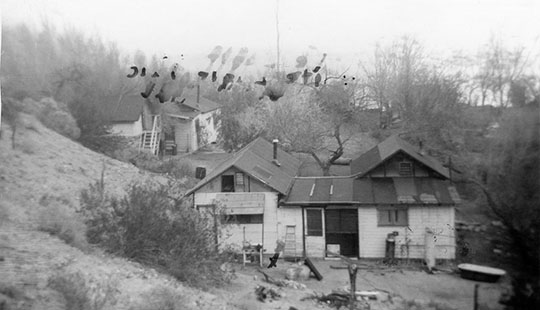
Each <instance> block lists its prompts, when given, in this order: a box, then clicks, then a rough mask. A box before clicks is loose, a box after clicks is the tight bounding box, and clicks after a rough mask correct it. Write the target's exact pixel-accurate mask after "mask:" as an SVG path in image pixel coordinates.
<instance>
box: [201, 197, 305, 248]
mask: <svg viewBox="0 0 540 310" xmlns="http://www.w3.org/2000/svg"><path fill="white" fill-rule="evenodd" d="M218 194H221V195H222V194H233V195H243V196H246V197H248V196H249V195H253V194H262V195H264V211H263V212H264V213H263V214H264V216H263V224H241V225H228V227H227V228H226V229H225V230H224V231H223V236H224V239H222V240H221V241H222V242H224V243H226V244H232V245H234V246H235V247H237V248H238V247H239V248H241V247H242V241H243V239H244V227H246V235H245V236H246V240H248V241H250V242H251V243H252V244H257V243H260V244H263V248H264V250H265V251H266V252H265V253H266V254H273V253H274V249H275V247H276V240H277V239H278V237H281V235H283V237H284V234H285V228H281V226H283V225H278V223H277V213H278V209H277V202H278V194H277V193H273V192H259V193H253V192H247V193H200V192H196V193H195V195H194V201H193V202H194V205H195V206H197V205H209V204H214V203H215V202H216V196H217V195H218ZM231 207H234V206H233V205H231ZM286 222H287V223H288V221H286ZM300 225H301V222H300ZM299 227H301V226H299ZM262 230H264V235H263V234H262ZM300 240H301V239H300Z"/></svg>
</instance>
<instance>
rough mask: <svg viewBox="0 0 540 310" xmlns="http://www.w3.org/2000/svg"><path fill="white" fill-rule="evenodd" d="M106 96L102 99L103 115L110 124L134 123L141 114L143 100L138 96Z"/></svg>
mask: <svg viewBox="0 0 540 310" xmlns="http://www.w3.org/2000/svg"><path fill="white" fill-rule="evenodd" d="M119 99H120V97H119V96H108V97H105V99H104V103H105V105H104V114H105V117H106V118H107V120H108V121H110V122H135V121H137V120H138V119H139V117H140V116H141V113H142V112H143V106H144V103H145V100H146V99H144V98H143V97H142V96H141V95H140V94H132V95H125V96H123V97H122V100H120V101H119Z"/></svg>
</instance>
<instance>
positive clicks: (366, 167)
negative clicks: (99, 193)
mask: <svg viewBox="0 0 540 310" xmlns="http://www.w3.org/2000/svg"><path fill="white" fill-rule="evenodd" d="M399 151H402V152H405V153H406V154H408V155H409V156H411V157H412V158H414V159H415V160H416V161H418V162H420V163H422V164H423V165H425V166H427V167H428V168H430V169H431V170H433V171H435V172H437V173H438V174H440V175H441V176H442V177H444V178H446V179H448V178H449V173H448V169H447V168H445V167H443V166H442V164H441V163H440V162H439V161H438V160H436V159H435V158H433V157H431V156H429V155H424V154H421V153H420V152H419V150H418V149H417V148H416V147H414V146H413V145H411V144H410V143H408V142H406V141H405V140H403V139H401V138H399V137H398V136H396V135H393V136H391V137H389V138H388V139H386V140H384V141H383V142H381V143H379V144H378V145H376V146H374V147H373V148H372V149H370V150H369V151H367V152H366V153H364V154H362V155H360V156H359V157H357V158H356V159H354V160H353V161H352V162H351V174H352V175H354V176H364V175H365V174H366V173H368V172H369V171H371V170H373V169H375V168H376V167H378V166H379V165H380V164H382V163H383V162H385V161H386V160H388V159H390V157H392V156H393V155H395V154H396V153H398V152H399Z"/></svg>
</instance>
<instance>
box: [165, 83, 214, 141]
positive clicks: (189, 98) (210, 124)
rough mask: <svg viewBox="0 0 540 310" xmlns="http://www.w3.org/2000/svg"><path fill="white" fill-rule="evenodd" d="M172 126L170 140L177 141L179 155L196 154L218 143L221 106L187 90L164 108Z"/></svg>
mask: <svg viewBox="0 0 540 310" xmlns="http://www.w3.org/2000/svg"><path fill="white" fill-rule="evenodd" d="M163 109H164V111H165V113H166V114H167V116H168V117H169V119H170V120H171V121H172V122H173V128H174V129H173V131H172V132H170V133H169V134H168V137H167V139H170V140H174V141H175V144H176V149H177V151H178V152H193V151H196V150H197V149H199V148H201V147H203V146H205V145H207V144H210V143H214V142H216V141H217V139H218V132H219V127H220V126H219V120H218V115H219V113H220V109H221V105H220V104H219V103H216V102H214V101H211V100H208V99H206V98H204V97H202V96H199V95H197V93H196V92H194V91H191V90H185V91H184V93H183V94H182V96H180V97H178V98H176V99H175V100H174V101H173V102H168V103H165V104H164V105H163Z"/></svg>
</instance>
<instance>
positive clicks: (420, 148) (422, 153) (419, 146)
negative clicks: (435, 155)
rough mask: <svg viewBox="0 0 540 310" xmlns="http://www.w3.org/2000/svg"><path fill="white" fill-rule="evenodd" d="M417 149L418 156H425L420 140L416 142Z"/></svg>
mask: <svg viewBox="0 0 540 310" xmlns="http://www.w3.org/2000/svg"><path fill="white" fill-rule="evenodd" d="M418 148H419V150H418V153H419V154H420V155H422V156H424V155H426V152H425V151H424V142H423V141H422V140H420V141H419V142H418Z"/></svg>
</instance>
